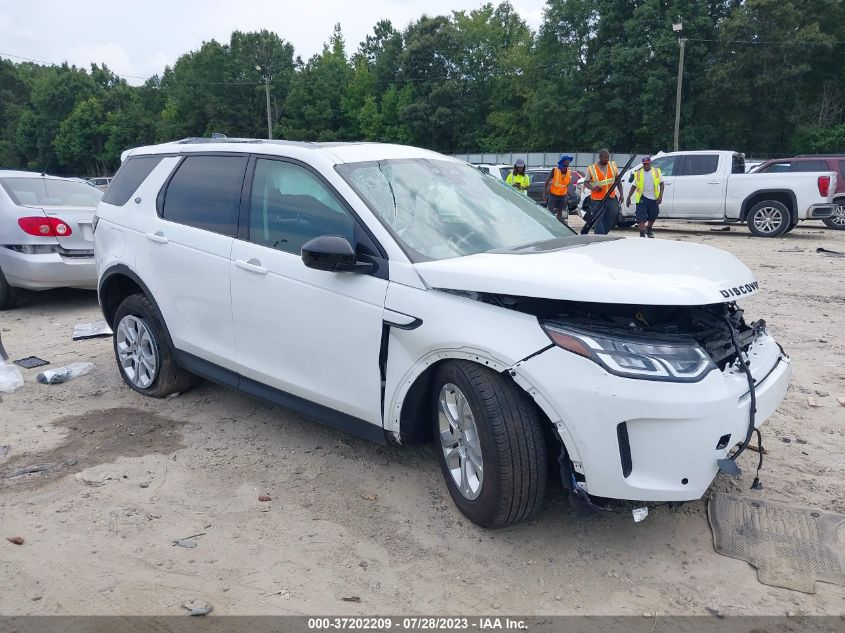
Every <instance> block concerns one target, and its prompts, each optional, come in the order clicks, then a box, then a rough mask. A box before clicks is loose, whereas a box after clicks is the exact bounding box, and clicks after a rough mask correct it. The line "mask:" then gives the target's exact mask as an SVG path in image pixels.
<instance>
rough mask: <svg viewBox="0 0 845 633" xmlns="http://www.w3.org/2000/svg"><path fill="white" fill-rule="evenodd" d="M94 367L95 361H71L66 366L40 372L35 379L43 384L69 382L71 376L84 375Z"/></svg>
mask: <svg viewBox="0 0 845 633" xmlns="http://www.w3.org/2000/svg"><path fill="white" fill-rule="evenodd" d="M93 367H94V363H89V362H84V363H71V364H70V365H65V366H64V367H57V368H56V369H48V370H47V371H45V372H42V373H40V374H38V375H37V376H36V377H35V379H36V380H37V381H38V382H40V383H41V384H42V385H57V384H59V383H63V382H67V381H68V380H70V379H71V378H78V377H79V376H84V375H85V374H87V373H88V372H89V371H91V369H92V368H93Z"/></svg>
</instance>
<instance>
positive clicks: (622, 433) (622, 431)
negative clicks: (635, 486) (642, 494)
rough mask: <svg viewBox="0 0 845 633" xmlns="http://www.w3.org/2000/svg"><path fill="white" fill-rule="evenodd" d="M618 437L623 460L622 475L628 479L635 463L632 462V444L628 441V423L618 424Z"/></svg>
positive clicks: (620, 455)
mask: <svg viewBox="0 0 845 633" xmlns="http://www.w3.org/2000/svg"><path fill="white" fill-rule="evenodd" d="M616 439H617V440H619V459H620V460H621V462H622V476H623V477H625V478H626V479H627V477H628V475H630V474H631V471H632V470H634V465H633V464H632V463H631V444H630V443H629V442H628V423H627V422H620V423H619V424H617V425H616Z"/></svg>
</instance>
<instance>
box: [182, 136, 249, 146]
mask: <svg viewBox="0 0 845 633" xmlns="http://www.w3.org/2000/svg"><path fill="white" fill-rule="evenodd" d="M173 142H174V143H176V144H177V145H191V144H194V143H261V142H262V140H261V139H260V138H228V137H227V136H222V135H221V136H212V137H211V138H208V137H206V136H189V137H188V138H183V139H180V140H178V141H173Z"/></svg>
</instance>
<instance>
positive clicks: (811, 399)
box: [807, 396, 821, 407]
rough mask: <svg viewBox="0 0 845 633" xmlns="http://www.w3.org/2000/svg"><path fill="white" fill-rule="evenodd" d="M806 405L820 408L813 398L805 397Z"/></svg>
mask: <svg viewBox="0 0 845 633" xmlns="http://www.w3.org/2000/svg"><path fill="white" fill-rule="evenodd" d="M807 404H809V405H810V406H811V407H819V406H821V405H820V404H819V403H818V402H817V401H816V399H815V398H814V397H813V396H807Z"/></svg>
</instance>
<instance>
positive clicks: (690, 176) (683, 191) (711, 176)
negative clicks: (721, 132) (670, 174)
mask: <svg viewBox="0 0 845 633" xmlns="http://www.w3.org/2000/svg"><path fill="white" fill-rule="evenodd" d="M727 160H729V157H728V156H726V155H721V156H720V155H719V154H684V155H683V160H682V162H681V166H680V171H679V172H678V173H677V174H676V175H675V177H674V178H673V183H672V188H673V190H674V192H673V195H672V210H671V212H670V213H668V214H667V215H674V216H675V217H679V218H708V219H718V218H723V217H724V215H725V192H726V191H727V185H728V180H727V173H728V171H729V169H728V166H727V165H723V164H721V163H722V162H723V161H727Z"/></svg>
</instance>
